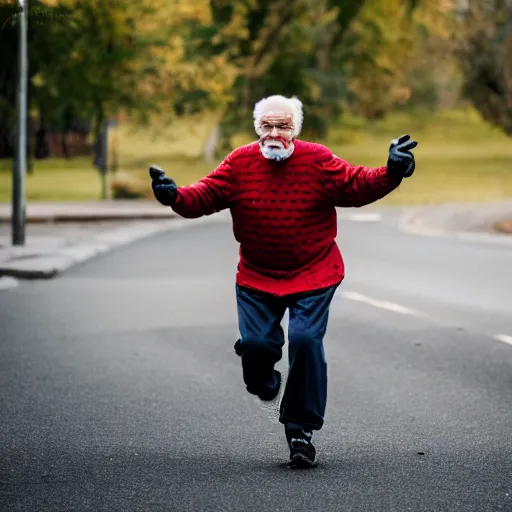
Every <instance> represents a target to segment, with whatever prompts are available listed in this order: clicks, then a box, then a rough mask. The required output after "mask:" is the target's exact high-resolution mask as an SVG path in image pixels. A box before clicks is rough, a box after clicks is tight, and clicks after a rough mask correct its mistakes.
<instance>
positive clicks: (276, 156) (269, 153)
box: [260, 139, 295, 162]
mask: <svg viewBox="0 0 512 512" xmlns="http://www.w3.org/2000/svg"><path fill="white" fill-rule="evenodd" d="M269 145H273V146H274V145H276V146H279V147H278V148H271V147H269ZM294 149H295V146H294V145H293V142H291V143H290V145H289V146H288V148H287V149H285V147H284V145H283V143H282V142H281V141H280V140H272V139H269V140H267V141H265V143H263V142H262V141H260V150H261V154H262V155H263V156H264V157H265V158H266V159H267V160H275V161H276V162H281V161H282V160H286V159H287V158H289V157H290V156H291V155H292V153H293V150H294Z"/></svg>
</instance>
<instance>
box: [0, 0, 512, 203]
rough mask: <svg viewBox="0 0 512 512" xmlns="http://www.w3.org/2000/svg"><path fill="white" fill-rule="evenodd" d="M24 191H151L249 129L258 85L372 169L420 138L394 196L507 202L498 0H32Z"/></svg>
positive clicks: (12, 100) (6, 126)
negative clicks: (411, 170) (163, 177)
mask: <svg viewBox="0 0 512 512" xmlns="http://www.w3.org/2000/svg"><path fill="white" fill-rule="evenodd" d="M19 11H20V7H19V5H18V2H17V1H10V0H9V1H8V0H0V26H1V31H0V41H1V45H0V58H1V62H2V66H1V67H0V202H4V203H7V202H9V201H10V200H11V194H12V192H11V187H12V184H11V181H12V179H11V171H12V168H13V160H14V158H15V155H16V141H17V107H16V98H17V87H18V73H19V69H18V39H19V36H18V20H19ZM28 61H29V65H28V70H29V71H28V73H29V78H28V80H29V81H28V105H29V108H28V119H27V125H28V131H29V137H28V141H27V144H28V147H27V151H28V169H27V173H28V174H27V180H26V198H27V200H28V201H29V202H34V201H75V200H76V201H89V200H91V201H97V200H99V199H117V198H122V199H127V198H131V199H134V200H136V199H140V198H151V197H152V193H151V188H150V181H149V178H148V174H147V167H148V165H149V164H150V163H156V164H158V165H160V166H161V167H163V168H164V169H165V170H166V171H167V173H168V174H169V175H171V176H173V177H174V178H175V179H176V181H177V182H178V184H180V185H184V184H189V183H192V182H194V181H196V180H198V179H199V178H201V177H202V176H204V175H205V174H206V173H208V172H209V171H211V170H212V169H213V168H214V167H215V165H216V164H217V163H218V162H220V160H221V159H222V158H223V157H224V156H225V155H226V153H227V152H229V151H230V150H232V149H233V148H235V147H236V146H238V145H240V144H245V143H247V142H250V141H252V140H255V134H254V132H253V129H252V109H253V106H254V103H255V102H256V101H257V100H259V99H260V98H262V97H264V96H266V95H270V94H284V95H288V96H290V95H296V96H298V97H299V98H300V99H301V100H302V101H303V103H304V108H305V121H304V130H303V133H302V134H301V138H303V139H309V140H313V141H315V142H321V143H324V144H327V145H329V147H330V148H331V149H332V150H333V151H334V152H336V154H338V155H339V156H341V157H342V158H344V159H346V160H348V161H350V162H351V163H353V164H363V165H369V166H372V165H383V164H384V163H385V161H386V158H387V151H388V147H389V143H390V140H391V139H392V138H394V137H396V136H399V135H401V134H403V133H410V134H411V135H412V136H413V137H414V138H415V139H416V140H418V141H419V143H420V145H419V147H418V149H417V150H415V152H416V156H417V161H418V172H417V173H416V174H415V177H414V179H412V180H411V181H410V182H408V183H407V187H402V188H401V189H400V190H399V191H397V192H396V193H394V194H391V195H390V196H389V197H387V198H386V199H384V200H383V203H390V204H421V203H442V202H447V201H494V200H501V199H506V198H510V197H512V139H511V135H512V2H511V1H510V0H428V1H427V0H410V1H406V0H403V1H400V0H343V1H341V0H275V1H272V2H270V1H264V0H211V1H206V0H110V1H103V0H61V1H57V0H30V3H29V5H28Z"/></svg>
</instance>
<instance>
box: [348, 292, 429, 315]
mask: <svg viewBox="0 0 512 512" xmlns="http://www.w3.org/2000/svg"><path fill="white" fill-rule="evenodd" d="M341 295H343V296H344V297H345V298H347V299H349V300H354V301H356V302H363V303H365V304H369V305H370V306H373V307H375V308H380V309H385V310H387V311H393V312H394V313H400V314H402V315H412V316H424V315H423V314H422V313H420V312H418V311H414V310H413V309H409V308H406V307H405V306H401V305H400V304H395V303H394V302H388V301H383V300H377V299H372V298H371V297H367V296H366V295H362V294H360V293H357V292H342V293H341Z"/></svg>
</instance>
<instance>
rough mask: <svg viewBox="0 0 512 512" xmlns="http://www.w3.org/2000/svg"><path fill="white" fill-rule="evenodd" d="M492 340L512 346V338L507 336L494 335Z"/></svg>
mask: <svg viewBox="0 0 512 512" xmlns="http://www.w3.org/2000/svg"><path fill="white" fill-rule="evenodd" d="M494 339H495V340H498V341H502V342H503V343H508V344H509V345H512V336H508V335H507V334H496V336H494Z"/></svg>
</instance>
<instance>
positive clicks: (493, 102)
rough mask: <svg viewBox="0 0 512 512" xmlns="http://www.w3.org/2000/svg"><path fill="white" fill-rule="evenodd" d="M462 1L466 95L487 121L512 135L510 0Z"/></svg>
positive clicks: (461, 52) (461, 46)
mask: <svg viewBox="0 0 512 512" xmlns="http://www.w3.org/2000/svg"><path fill="white" fill-rule="evenodd" d="M465 4H466V5H461V7H462V9H461V10H460V12H459V14H460V20H461V32H462V36H463V37H462V38H461V43H460V44H459V45H458V48H457V55H458V57H459V59H460V63H461V66H462V69H463V72H464V93H465V96H466V97H467V98H468V99H469V100H470V101H471V103H472V104H473V105H474V107H475V108H476V109H477V110H478V111H479V112H480V114H481V115H482V117H483V118H484V119H485V120H486V121H488V122H490V123H492V124H493V125H495V126H497V127H499V128H500V129H501V130H502V131H503V132H504V133H506V134H507V135H512V1H510V0H492V1H484V0H470V1H468V2H467V3H466V2H465Z"/></svg>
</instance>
